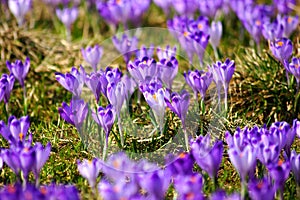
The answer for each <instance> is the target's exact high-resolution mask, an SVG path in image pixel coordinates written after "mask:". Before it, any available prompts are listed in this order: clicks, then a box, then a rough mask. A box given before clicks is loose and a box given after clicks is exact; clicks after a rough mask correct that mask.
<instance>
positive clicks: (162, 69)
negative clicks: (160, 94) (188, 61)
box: [157, 57, 178, 89]
mask: <svg viewBox="0 0 300 200" xmlns="http://www.w3.org/2000/svg"><path fill="white" fill-rule="evenodd" d="M157 68H158V77H159V78H160V79H161V80H162V82H163V83H164V84H165V85H166V88H168V89H172V84H173V80H174V79H175V77H176V75H177V72H178V61H177V59H176V58H175V57H172V58H171V59H170V60H167V59H162V60H160V61H159V62H158V63H157Z"/></svg>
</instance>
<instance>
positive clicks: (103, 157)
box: [102, 134, 108, 160]
mask: <svg viewBox="0 0 300 200" xmlns="http://www.w3.org/2000/svg"><path fill="white" fill-rule="evenodd" d="M107 148H108V134H106V138H105V140H104V148H103V155H102V159H103V160H105V159H106V156H107Z"/></svg>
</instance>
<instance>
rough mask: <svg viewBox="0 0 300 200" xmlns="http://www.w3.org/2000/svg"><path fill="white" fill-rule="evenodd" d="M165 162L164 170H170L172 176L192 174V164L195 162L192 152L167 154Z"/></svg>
mask: <svg viewBox="0 0 300 200" xmlns="http://www.w3.org/2000/svg"><path fill="white" fill-rule="evenodd" d="M166 162H167V163H168V165H167V168H166V170H168V171H170V173H171V175H172V177H173V178H176V177H177V176H179V175H182V176H187V175H192V174H193V173H194V172H193V166H194V163H195V160H194V157H193V156H192V154H190V153H187V152H181V153H180V154H179V155H178V156H176V157H175V155H169V156H168V157H167V160H166Z"/></svg>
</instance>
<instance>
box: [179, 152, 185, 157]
mask: <svg viewBox="0 0 300 200" xmlns="http://www.w3.org/2000/svg"><path fill="white" fill-rule="evenodd" d="M185 156H186V154H185V153H183V152H182V153H181V154H179V156H178V157H179V158H185Z"/></svg>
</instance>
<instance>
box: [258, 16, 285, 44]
mask: <svg viewBox="0 0 300 200" xmlns="http://www.w3.org/2000/svg"><path fill="white" fill-rule="evenodd" d="M283 30H284V27H283V25H282V24H281V23H280V22H278V21H277V20H275V21H274V22H272V23H270V22H269V23H264V24H263V27H262V34H263V36H264V38H265V39H266V40H269V41H274V40H275V39H279V38H282V36H283Z"/></svg>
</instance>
